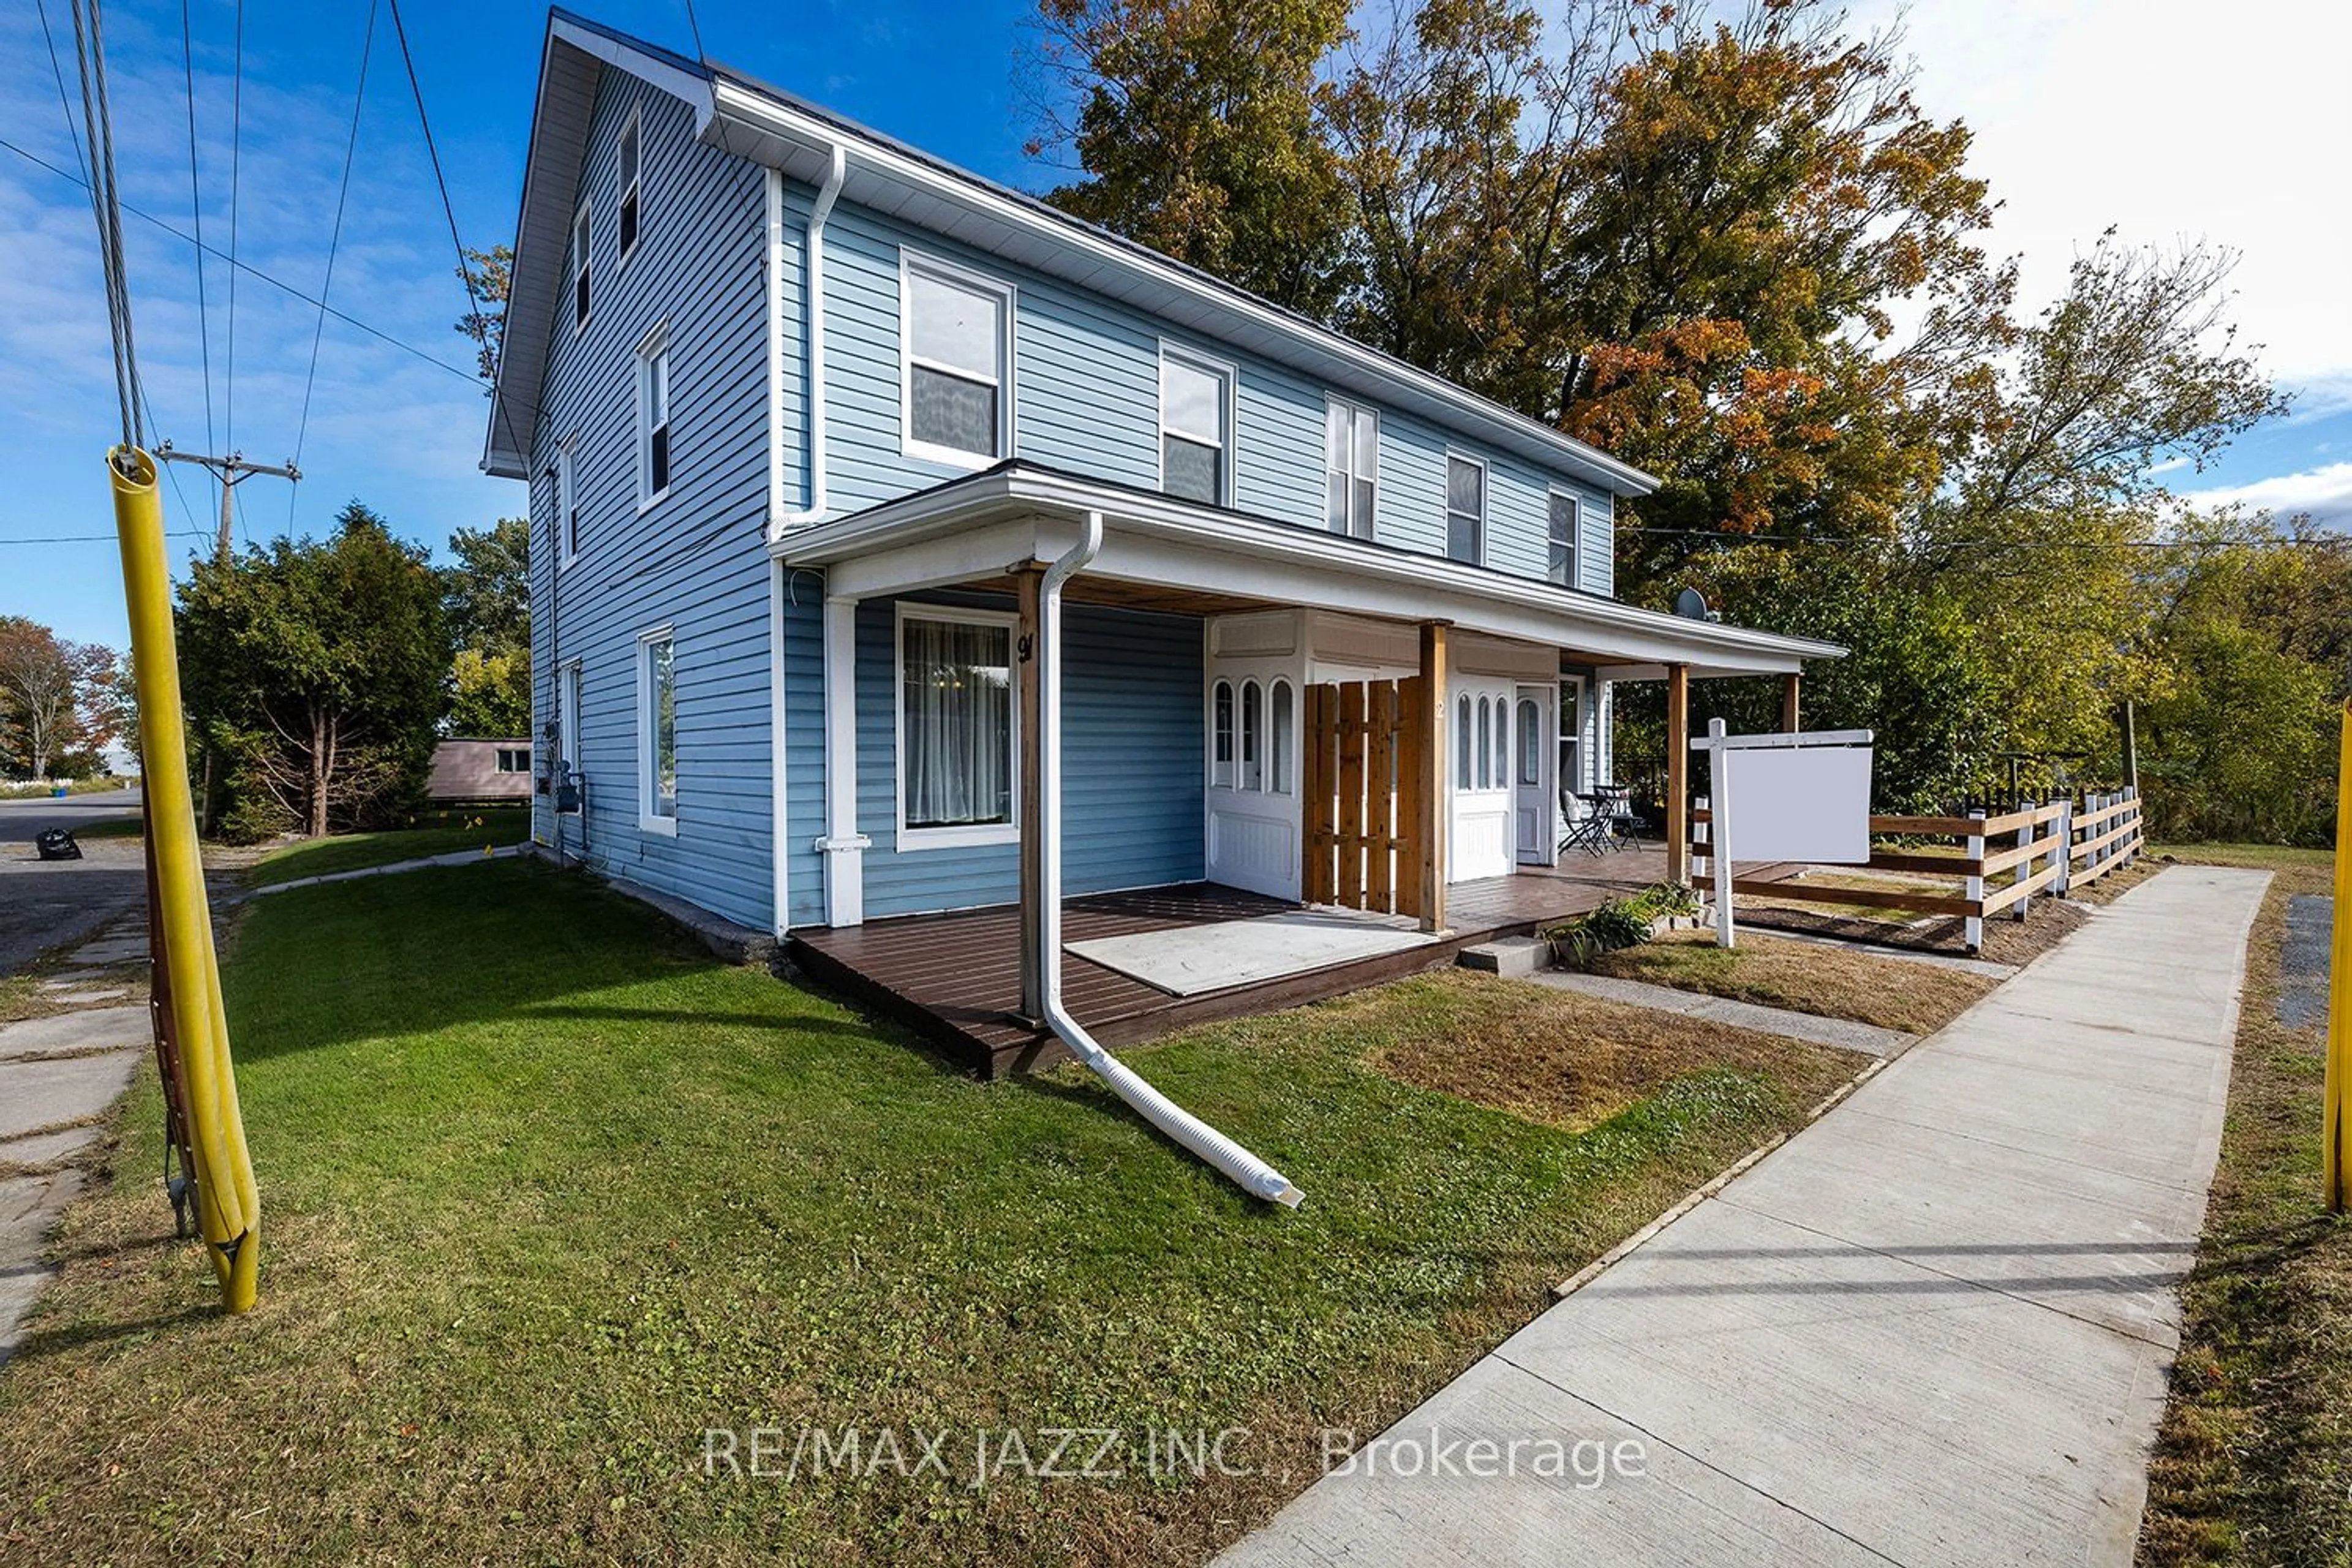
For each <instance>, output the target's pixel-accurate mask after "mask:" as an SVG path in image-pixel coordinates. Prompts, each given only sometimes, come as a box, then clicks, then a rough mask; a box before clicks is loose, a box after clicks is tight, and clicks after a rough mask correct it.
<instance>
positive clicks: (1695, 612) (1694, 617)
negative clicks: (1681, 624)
mask: <svg viewBox="0 0 2352 1568" xmlns="http://www.w3.org/2000/svg"><path fill="white" fill-rule="evenodd" d="M1675 614H1676V615H1678V616H1682V617H1683V619H1685V620H1686V621H1711V620H1713V619H1714V618H1715V616H1714V615H1713V614H1712V613H1710V612H1709V611H1708V609H1707V607H1706V595H1705V594H1702V593H1700V592H1699V591H1698V590H1697V589H1696V588H1685V589H1684V590H1683V591H1682V592H1681V593H1679V594H1676V595H1675Z"/></svg>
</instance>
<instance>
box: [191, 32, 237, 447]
mask: <svg viewBox="0 0 2352 1568" xmlns="http://www.w3.org/2000/svg"><path fill="white" fill-rule="evenodd" d="M228 115H229V121H228V125H229V129H228V267H229V272H228V368H227V371H226V376H225V384H224V386H223V390H222V396H223V398H224V399H225V406H224V409H223V413H222V418H221V441H222V443H223V444H224V445H226V446H230V447H234V446H236V216H237V185H238V182H239V178H240V176H241V174H242V172H243V170H244V167H245V0H236V74H235V75H234V76H233V77H232V78H231V79H230V86H229V95H228ZM198 254H199V255H201V254H202V252H199V253H198Z"/></svg>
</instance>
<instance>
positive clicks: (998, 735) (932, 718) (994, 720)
mask: <svg viewBox="0 0 2352 1568" xmlns="http://www.w3.org/2000/svg"><path fill="white" fill-rule="evenodd" d="M1016 626H1017V617H1015V616H1011V615H1005V614H1001V613H998V612H995V611H990V610H960V609H944V608H942V609H934V608H930V607H928V606H925V605H899V606H898V847H899V848H901V849H930V848H944V847H951V846H956V845H970V844H1012V843H1015V842H1018V841H1019V839H1020V837H1021V819H1020V816H1019V812H1020V809H1021V802H1020V798H1019V795H1020V792H1019V788H1018V777H1019V769H1018V768H1017V767H1016V765H1015V763H1014V758H1015V756H1016V754H1017V752H1016V748H1017V747H1018V745H1019V737H1018V734H1017V733H1016V730H1017V718H1016V710H1017V708H1018V702H1017V700H1016V694H1015V692H1014V690H1013V670H1014V664H1013V633H1014V631H1015V629H1016Z"/></svg>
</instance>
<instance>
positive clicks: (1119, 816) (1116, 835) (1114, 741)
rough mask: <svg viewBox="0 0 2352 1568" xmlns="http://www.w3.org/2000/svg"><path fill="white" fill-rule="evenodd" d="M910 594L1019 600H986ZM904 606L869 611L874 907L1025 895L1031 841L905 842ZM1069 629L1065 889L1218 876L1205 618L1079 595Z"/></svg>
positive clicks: (861, 625) (863, 788) (868, 781)
mask: <svg viewBox="0 0 2352 1568" xmlns="http://www.w3.org/2000/svg"><path fill="white" fill-rule="evenodd" d="M909 602H913V603H929V604H939V603H960V604H968V605H977V606H982V607H986V608H991V609H1006V610H1009V609H1011V608H1012V607H1013V606H1012V601H1011V600H1010V599H1003V598H990V597H982V596H955V597H952V598H950V597H945V596H935V595H926V596H924V597H922V598H921V599H919V600H911V601H909ZM896 604H897V601H892V600H869V601H867V602H866V603H865V604H863V605H859V606H858V612H857V754H858V766H857V776H858V789H857V818H858V823H857V825H858V830H859V831H860V832H862V833H864V834H865V835H866V837H868V838H870V839H872V840H873V847H871V848H869V849H868V850H866V856H865V877H866V882H865V892H866V915H867V917H868V918H869V919H873V918H878V917H882V916H887V915H903V914H919V913H923V912H927V911H929V910H952V909H971V908H975V907H978V906H982V905H987V904H1003V903H1011V902H1013V900H1016V899H1018V898H1019V897H1020V893H1021V866H1020V849H1019V847H1018V846H1017V845H1013V844H991V845H982V846H967V847H950V848H932V849H901V848H899V847H898V708H897V704H898V690H897V686H896V675H897V653H896V647H895V644H894V642H893V640H892V639H893V638H894V637H896V635H897V627H898V613H897V609H896ZM1063 635H1064V638H1065V641H1066V647H1067V654H1066V659H1067V662H1066V666H1065V668H1066V671H1067V676H1066V680H1067V685H1066V689H1065V693H1064V704H1063V720H1062V726H1063V727H1062V735H1063V742H1062V774H1063V784H1062V787H1063V840H1062V841H1063V887H1064V889H1065V890H1066V891H1067V892H1070V893H1095V892H1104V891H1108V890H1109V889H1115V888H1147V887H1158V886H1160V885H1161V884H1164V883H1169V882H1189V881H1197V880H1198V879H1200V878H1201V877H1202V875H1203V874H1204V871H1203V865H1202V806H1203V803H1202V750H1201V747H1202V718H1201V706H1202V697H1201V691H1202V686H1201V680H1202V653H1201V623H1200V622H1199V621H1198V620H1197V619H1194V618H1192V617H1190V616H1162V615H1150V614H1144V613H1140V612H1136V611H1127V610H1114V609H1107V608H1103V607H1100V606H1097V605H1069V606H1067V607H1066V609H1065V611H1064V612H1063ZM814 918H821V915H820V916H818V917H814Z"/></svg>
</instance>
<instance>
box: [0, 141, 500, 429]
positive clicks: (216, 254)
mask: <svg viewBox="0 0 2352 1568" xmlns="http://www.w3.org/2000/svg"><path fill="white" fill-rule="evenodd" d="M0 148H5V149H7V150H8V151H9V152H11V153H16V156H18V157H19V158H22V159H24V160H25V161H26V163H37V164H38V165H39V166H40V167H42V168H44V169H47V171H48V172H49V173H50V174H55V175H57V176H58V178H59V179H61V180H66V181H69V182H71V183H72V184H76V185H79V186H81V187H83V188H84V189H88V188H89V181H88V180H85V179H83V178H82V177H81V176H80V175H79V174H75V173H74V172H73V171H72V170H70V169H60V168H58V166H57V165H56V164H55V163H50V162H49V161H48V160H47V158H44V157H42V156H41V155H40V154H39V153H28V152H26V150H25V149H24V148H22V147H20V146H18V145H17V144H16V142H11V141H9V140H8V139H7V138H6V137H4V136H0ZM121 207H122V210H123V211H124V212H126V213H129V214H130V215H131V216H132V217H135V218H138V219H139V220H140V221H142V223H148V224H152V225H153V226H155V227H157V228H160V229H162V230H163V232H164V233H165V234H168V235H170V236H171V237H173V238H174V239H176V240H179V241H180V242H181V243H183V244H185V245H199V246H201V248H202V249H203V251H204V253H205V255H207V256H210V257H211V258H214V259H215V261H229V260H230V259H231V258H230V257H229V255H228V253H227V252H226V251H224V250H222V249H221V248H220V247H218V246H216V245H202V242H200V241H198V240H197V239H195V238H194V237H193V236H191V235H190V234H189V233H188V231H187V230H186V229H184V228H182V227H180V226H177V225H176V224H172V223H167V222H165V221H164V220H163V219H162V218H159V217H157V216H155V215H154V214H152V213H151V212H148V211H146V210H144V209H143V208H140V207H135V206H132V205H131V204H130V203H128V202H124V203H121ZM234 265H235V266H236V269H237V270H238V271H239V272H242V273H245V274H246V275H247V276H248V277H252V278H257V279H260V280H261V281H262V282H264V283H267V284H268V285H269V286H270V287H271V288H273V289H278V290H279V291H280V292H282V293H284V294H286V295H288V296H289V297H290V298H292V299H295V300H300V301H301V302H302V303H303V304H305V305H311V306H316V307H318V308H319V309H320V310H325V311H326V312H327V314H329V315H330V316H332V317H333V318H334V319H335V320H337V321H341V322H342V323H343V324H344V325H345V326H348V327H353V328H356V329H358V330H359V331H362V332H365V333H366V334H367V335H368V336H370V337H372V338H374V339H376V340H377V341H378V342H383V343H388V344H390V345H391V346H392V347H394V348H396V349H398V350H400V351H401V352H402V353H409V354H415V356H416V357H417V358H418V359H421V360H423V361H424V362H425V363H426V364H429V365H432V366H434V367H435V368H436V369H437V370H445V371H447V372H448V373H449V374H451V375H454V376H456V377H457V379H458V380H460V381H463V382H466V383H467V384H469V385H473V386H479V385H481V378H480V377H479V376H478V375H477V374H475V373H474V372H472V371H470V370H464V369H461V368H459V367H458V366H457V365H454V364H451V363H449V362H448V361H447V360H445V359H438V358H436V357H435V356H434V355H432V354H430V353H426V352H425V350H423V349H420V348H418V347H417V346H416V345H415V343H412V342H407V341H406V340H405V339H403V338H396V337H394V336H393V335H392V334H391V333H390V332H387V331H383V329H381V328H378V327H372V326H370V325H368V323H366V322H365V321H361V320H360V319H359V318H358V317H357V316H354V315H352V314H350V313H349V312H347V311H344V310H337V309H335V307H333V306H331V305H330V304H328V303H327V302H326V301H325V300H320V298H318V297H317V296H316V295H313V294H306V293H304V292H303V291H302V290H301V289H297V288H296V287H294V285H292V284H291V283H289V282H287V281H285V280H284V279H280V278H278V277H275V276H273V275H272V274H270V273H268V272H265V271H263V270H262V269H261V268H258V267H256V266H254V265H253V264H252V263H251V262H249V261H236V262H235V263H234Z"/></svg>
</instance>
